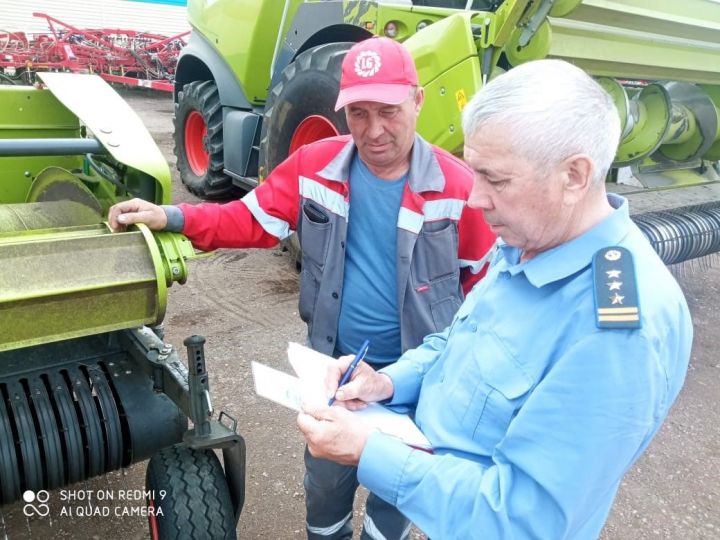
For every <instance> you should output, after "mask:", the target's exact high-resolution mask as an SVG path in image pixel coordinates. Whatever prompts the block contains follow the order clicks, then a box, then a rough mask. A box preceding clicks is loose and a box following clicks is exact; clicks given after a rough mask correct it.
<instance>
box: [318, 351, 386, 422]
mask: <svg viewBox="0 0 720 540" xmlns="http://www.w3.org/2000/svg"><path fill="white" fill-rule="evenodd" d="M352 359H353V356H352V355H349V356H342V357H340V358H339V359H338V361H337V363H335V364H334V365H331V366H330V367H329V368H328V372H327V375H326V376H325V389H326V390H327V395H328V396H333V395H334V396H335V403H336V404H338V405H342V406H343V407H345V408H347V409H350V410H351V411H355V410H358V409H363V408H365V407H367V404H368V403H372V402H375V401H382V400H383V399H387V398H389V397H392V395H393V393H394V391H395V390H394V388H393V383H392V379H391V378H390V377H388V376H387V375H385V374H383V373H377V372H376V371H375V370H374V369H373V368H371V367H370V366H369V365H367V364H366V363H365V362H360V363H359V364H358V366H357V368H355V372H354V373H353V375H352V378H351V379H350V381H349V382H348V383H347V384H344V385H343V386H342V387H341V388H338V383H339V382H340V379H342V376H343V373H345V371H347V369H348V367H349V366H350V362H352Z"/></svg>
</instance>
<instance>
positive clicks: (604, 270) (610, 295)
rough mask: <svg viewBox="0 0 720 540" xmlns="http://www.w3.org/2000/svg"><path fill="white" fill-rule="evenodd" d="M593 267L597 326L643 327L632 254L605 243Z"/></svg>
mask: <svg viewBox="0 0 720 540" xmlns="http://www.w3.org/2000/svg"><path fill="white" fill-rule="evenodd" d="M592 267H593V291H594V295H595V324H596V325H597V327H598V328H640V327H641V326H642V325H641V323H640V306H639V305H638V291H637V280H636V277H635V264H634V263H633V257H632V254H631V253H630V252H629V251H628V250H627V249H625V248H623V247H619V246H612V247H606V248H603V249H601V250H599V251H598V252H597V253H595V256H594V257H593V262H592Z"/></svg>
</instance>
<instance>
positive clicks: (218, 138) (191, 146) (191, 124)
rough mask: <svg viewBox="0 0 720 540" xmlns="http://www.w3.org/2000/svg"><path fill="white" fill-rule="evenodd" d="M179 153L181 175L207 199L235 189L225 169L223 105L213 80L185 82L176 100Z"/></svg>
mask: <svg viewBox="0 0 720 540" xmlns="http://www.w3.org/2000/svg"><path fill="white" fill-rule="evenodd" d="M175 155H176V156H177V168H178V171H180V179H181V180H182V182H183V184H185V185H186V186H187V188H188V189H189V190H190V191H191V192H192V193H194V194H195V195H197V196H198V197H202V198H203V199H220V198H223V197H227V196H228V195H230V194H231V193H232V191H233V185H232V180H231V179H230V177H229V176H228V175H226V174H225V173H224V172H223V132H222V105H221V104H220V96H219V94H218V89H217V86H216V85H215V83H214V82H213V81H194V82H191V83H188V84H186V85H185V86H183V89H182V91H180V92H179V93H178V101H177V103H176V104H175Z"/></svg>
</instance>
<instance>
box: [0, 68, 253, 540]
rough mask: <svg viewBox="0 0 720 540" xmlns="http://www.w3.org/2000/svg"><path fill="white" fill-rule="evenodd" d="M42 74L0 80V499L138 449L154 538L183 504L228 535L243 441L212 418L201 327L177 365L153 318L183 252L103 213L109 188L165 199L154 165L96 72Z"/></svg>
mask: <svg viewBox="0 0 720 540" xmlns="http://www.w3.org/2000/svg"><path fill="white" fill-rule="evenodd" d="M40 77H41V80H42V83H43V87H42V88H34V87H27V86H0V103H2V107H0V329H1V330H2V331H1V332H0V503H1V504H9V503H12V502H14V501H16V500H18V499H20V497H21V496H22V495H23V493H24V492H25V491H26V490H33V491H35V492H37V491H39V490H51V489H54V488H58V487H62V486H66V485H69V484H73V483H76V482H80V481H83V480H86V479H88V478H90V477H93V476H98V475H101V474H105V473H107V472H109V471H113V470H116V469H119V468H121V467H128V466H129V465H130V464H131V463H136V462H138V461H142V460H144V459H148V458H151V460H150V463H149V466H148V473H147V486H146V487H147V493H148V494H149V495H148V501H147V503H148V508H152V510H151V511H150V521H151V529H153V528H154V529H155V531H156V532H157V531H159V536H157V537H160V538H175V537H176V536H177V534H178V533H179V532H181V531H183V530H184V529H185V528H186V527H187V525H188V524H187V523H186V522H185V521H184V519H183V518H180V517H179V515H178V513H177V512H176V510H177V509H187V508H189V509H191V510H192V512H193V513H197V514H198V515H199V516H203V517H200V518H198V519H199V520H200V522H199V525H202V522H203V520H205V522H206V523H205V525H206V526H207V529H203V530H208V531H215V532H218V534H217V535H215V534H214V535H213V537H218V538H235V527H236V523H237V519H238V518H239V515H240V511H241V509H242V505H243V500H244V479H245V474H244V470H245V444H244V441H243V439H242V437H241V436H240V435H238V434H237V433H236V430H235V425H236V423H235V422H234V421H232V420H231V419H230V418H229V417H227V415H225V414H224V413H220V415H216V416H213V410H212V406H211V402H210V394H209V387H208V374H207V372H206V369H205V357H204V353H203V343H204V340H203V338H201V337H199V336H192V337H190V338H188V339H186V340H185V345H186V347H187V351H188V360H189V369H188V368H186V367H185V365H184V364H183V362H182V361H181V359H180V356H179V355H178V353H177V352H176V350H175V349H174V348H173V347H172V345H170V344H167V343H165V342H163V340H162V332H161V327H160V326H159V325H160V323H161V322H162V320H163V316H164V314H165V308H166V305H167V290H168V287H170V286H171V285H172V283H173V282H176V281H177V282H180V283H184V282H185V279H186V278H187V268H186V261H187V260H188V259H192V258H194V257H196V254H195V251H194V250H193V248H192V246H191V244H190V242H189V241H188V240H187V238H185V237H183V236H182V235H179V234H171V233H155V234H153V233H151V232H150V231H149V230H148V229H147V228H146V227H144V226H139V227H136V228H132V229H130V230H128V231H127V232H122V233H112V232H111V231H110V229H109V227H108V225H107V223H105V222H104V220H105V216H106V215H107V210H108V208H109V206H110V205H111V204H112V203H113V202H115V201H117V200H119V199H121V198H125V197H130V196H138V197H143V198H145V199H148V200H151V201H155V202H157V203H166V202H169V199H170V171H169V169H168V165H167V163H166V162H165V160H164V159H163V157H162V155H161V154H160V150H159V149H158V148H157V146H156V145H155V143H154V142H153V140H152V138H151V137H150V134H149V133H148V132H147V131H146V130H145V128H144V126H143V124H142V122H141V121H140V119H139V118H138V117H137V116H136V115H135V113H134V112H133V111H132V109H130V107H129V106H128V105H127V104H126V103H125V102H124V101H123V100H122V99H121V98H120V97H119V96H118V95H117V94H116V93H115V92H114V91H113V90H112V89H111V88H110V87H109V86H108V85H107V83H105V82H104V81H103V80H102V79H100V78H99V77H96V76H94V75H74V74H66V73H46V74H43V75H41V76H40ZM151 328H152V329H151ZM188 419H190V420H192V422H193V428H192V429H190V430H188ZM213 448H216V449H222V452H223V457H224V463H225V468H224V469H223V467H222V466H221V465H220V462H219V460H218V458H217V457H216V455H215V453H214V452H213V451H212V449H213ZM161 492H162V493H163V495H164V496H163V497H162V498H160V497H159V496H158V495H157V494H159V493H161Z"/></svg>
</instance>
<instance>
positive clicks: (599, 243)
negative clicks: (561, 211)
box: [498, 193, 630, 288]
mask: <svg viewBox="0 0 720 540" xmlns="http://www.w3.org/2000/svg"><path fill="white" fill-rule="evenodd" d="M607 198H608V202H609V203H610V206H612V207H613V208H614V209H615V211H614V212H612V213H611V214H610V215H609V216H608V217H606V218H605V219H604V220H602V221H601V222H600V223H598V224H597V225H595V226H594V227H592V228H591V229H590V230H588V231H586V232H585V233H583V234H581V235H580V236H578V237H577V238H573V239H572V240H570V241H569V242H565V243H564V244H561V245H559V246H556V247H554V248H552V249H549V250H547V251H544V252H542V253H540V254H538V255H536V256H535V257H533V258H532V259H530V260H529V261H524V262H520V255H521V250H520V249H518V248H515V247H512V246H510V245H508V244H507V243H505V242H504V241H503V240H502V239H498V246H499V248H500V250H501V252H502V256H503V258H504V259H505V263H506V265H507V266H506V268H505V270H507V271H508V272H510V274H512V275H516V274H519V273H521V272H523V273H524V274H525V277H526V278H527V280H528V281H529V282H530V283H531V284H532V285H533V286H535V287H538V288H539V287H543V286H544V285H547V284H548V283H553V282H555V281H559V280H561V279H564V278H566V277H568V276H571V275H573V274H575V273H577V272H579V271H580V270H582V269H584V268H586V267H588V266H589V265H590V264H591V263H592V258H593V255H594V254H595V253H596V252H597V251H598V250H599V249H602V248H604V247H608V246H614V245H617V244H619V243H620V242H621V241H622V240H623V238H625V236H626V235H627V234H628V230H629V229H628V225H629V224H630V212H629V208H628V202H627V200H626V199H625V198H623V197H621V196H619V195H615V194H613V193H609V194H608V196H607Z"/></svg>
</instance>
